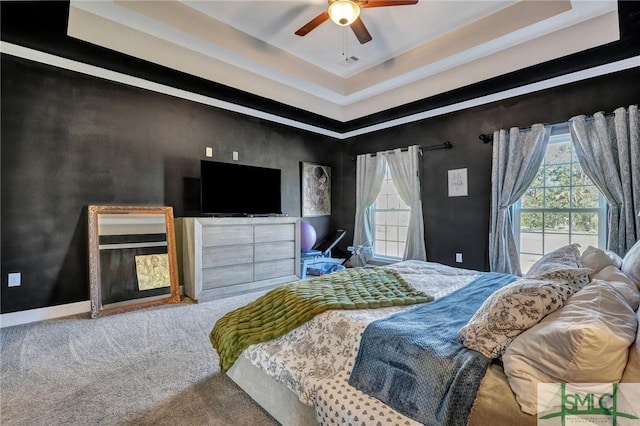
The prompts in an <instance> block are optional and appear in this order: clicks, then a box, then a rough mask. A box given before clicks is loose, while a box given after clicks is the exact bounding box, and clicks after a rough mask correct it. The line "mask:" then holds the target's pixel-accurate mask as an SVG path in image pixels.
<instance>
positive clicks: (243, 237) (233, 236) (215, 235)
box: [202, 225, 253, 247]
mask: <svg viewBox="0 0 640 426" xmlns="http://www.w3.org/2000/svg"><path fill="white" fill-rule="evenodd" d="M252 243H253V226H250V225H229V226H204V227H202V246H203V247H213V246H228V245H237V244H252Z"/></svg>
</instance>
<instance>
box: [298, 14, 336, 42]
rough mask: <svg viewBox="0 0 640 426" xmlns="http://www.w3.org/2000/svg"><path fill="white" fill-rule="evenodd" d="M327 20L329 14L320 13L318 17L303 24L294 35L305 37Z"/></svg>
mask: <svg viewBox="0 0 640 426" xmlns="http://www.w3.org/2000/svg"><path fill="white" fill-rule="evenodd" d="M327 19H329V12H327V11H326V10H325V11H324V12H322V13H321V14H320V15H318V16H316V17H315V18H313V19H312V20H310V21H309V22H307V23H306V24H304V25H303V26H302V27H300V29H299V30H298V31H296V35H299V36H301V37H302V36H305V35H307V34H309V32H311V30H313V29H315V28H316V27H317V26H318V25H320V24H322V23H323V22H324V21H326V20H327Z"/></svg>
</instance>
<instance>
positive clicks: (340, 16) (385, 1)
mask: <svg viewBox="0 0 640 426" xmlns="http://www.w3.org/2000/svg"><path fill="white" fill-rule="evenodd" d="M327 1H328V2H329V7H328V8H327V10H325V11H324V12H322V13H321V14H319V15H318V16H316V17H315V18H313V19H312V20H310V21H309V22H307V23H306V24H304V25H303V26H302V27H301V28H300V29H299V30H298V31H296V32H295V34H296V35H299V36H305V35H307V34H308V33H309V32H311V30H313V29H315V28H316V27H317V26H318V25H320V24H322V23H323V22H324V21H326V20H328V19H331V20H332V21H333V22H335V23H336V24H338V25H341V26H350V27H351V29H352V30H353V33H354V34H355V35H356V37H357V38H358V41H359V42H360V44H365V43H367V42H368V41H371V34H369V31H368V30H367V27H365V26H364V23H363V22H362V19H360V9H361V8H364V9H366V8H369V7H386V6H404V5H411V4H416V3H418V0H327Z"/></svg>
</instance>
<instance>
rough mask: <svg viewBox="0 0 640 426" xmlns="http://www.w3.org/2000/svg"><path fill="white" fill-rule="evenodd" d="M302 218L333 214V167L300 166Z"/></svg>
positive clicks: (304, 164)
mask: <svg viewBox="0 0 640 426" xmlns="http://www.w3.org/2000/svg"><path fill="white" fill-rule="evenodd" d="M300 180H301V185H300V187H301V192H302V194H301V197H300V198H301V200H302V217H312V216H328V215H330V214H331V167H328V166H321V165H320V164H313V163H306V162H302V163H301V164H300Z"/></svg>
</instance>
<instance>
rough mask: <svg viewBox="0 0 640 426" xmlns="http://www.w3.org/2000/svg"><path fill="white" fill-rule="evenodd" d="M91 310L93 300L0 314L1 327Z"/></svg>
mask: <svg viewBox="0 0 640 426" xmlns="http://www.w3.org/2000/svg"><path fill="white" fill-rule="evenodd" d="M89 312H91V302H90V301H88V300H86V301H84V302H76V303H68V304H66V305H57V306H48V307H46V308H38V309H30V310H28V311H19V312H10V313H8V314H2V315H0V328H4V327H11V326H12V325H19V324H27V323H30V322H36V321H44V320H48V319H53V318H60V317H66V316H69V315H77V314H84V313H89Z"/></svg>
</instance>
